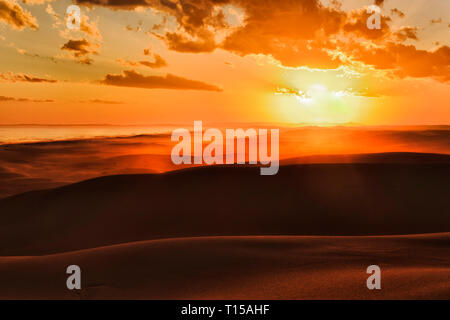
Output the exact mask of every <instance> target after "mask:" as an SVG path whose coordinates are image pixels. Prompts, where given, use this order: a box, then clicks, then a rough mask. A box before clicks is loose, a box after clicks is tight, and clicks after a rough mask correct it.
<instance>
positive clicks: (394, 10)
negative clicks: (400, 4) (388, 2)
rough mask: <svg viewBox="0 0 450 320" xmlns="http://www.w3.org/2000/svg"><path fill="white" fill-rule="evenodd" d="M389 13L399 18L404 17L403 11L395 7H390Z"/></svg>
mask: <svg viewBox="0 0 450 320" xmlns="http://www.w3.org/2000/svg"><path fill="white" fill-rule="evenodd" d="M391 14H392V15H397V16H398V17H399V18H404V17H405V14H404V13H403V11H400V10H399V9H397V8H394V9H391Z"/></svg>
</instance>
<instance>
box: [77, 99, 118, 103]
mask: <svg viewBox="0 0 450 320" xmlns="http://www.w3.org/2000/svg"><path fill="white" fill-rule="evenodd" d="M80 102H81V103H98V104H124V103H125V102H123V101H114V100H102V99H91V100H88V101H83V100H82V101H80Z"/></svg>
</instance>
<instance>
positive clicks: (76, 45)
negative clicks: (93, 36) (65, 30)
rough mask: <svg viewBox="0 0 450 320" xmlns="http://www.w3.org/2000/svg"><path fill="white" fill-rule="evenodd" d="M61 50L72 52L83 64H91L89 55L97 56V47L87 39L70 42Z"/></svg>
mask: <svg viewBox="0 0 450 320" xmlns="http://www.w3.org/2000/svg"><path fill="white" fill-rule="evenodd" d="M61 50H65V51H68V52H70V53H71V54H72V56H73V57H74V58H75V59H76V60H77V61H78V62H80V63H82V64H91V63H92V59H91V58H90V57H89V55H90V54H97V51H96V50H95V45H94V44H92V43H91V42H89V41H88V40H86V39H81V40H69V41H68V42H66V43H65V44H64V45H63V46H62V47H61Z"/></svg>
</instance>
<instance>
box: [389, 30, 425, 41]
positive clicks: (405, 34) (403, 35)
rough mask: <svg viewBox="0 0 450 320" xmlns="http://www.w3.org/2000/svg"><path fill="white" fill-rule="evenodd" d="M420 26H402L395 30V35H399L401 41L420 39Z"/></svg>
mask: <svg viewBox="0 0 450 320" xmlns="http://www.w3.org/2000/svg"><path fill="white" fill-rule="evenodd" d="M418 30H419V28H417V27H401V28H400V29H399V30H398V31H396V32H394V33H393V34H394V36H395V37H397V39H398V40H399V41H406V40H408V39H412V40H416V41H418V40H419V38H418V37H417V31H418Z"/></svg>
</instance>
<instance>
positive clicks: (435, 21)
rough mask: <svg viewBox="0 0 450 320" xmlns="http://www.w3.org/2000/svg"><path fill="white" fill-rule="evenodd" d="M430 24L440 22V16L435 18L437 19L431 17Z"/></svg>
mask: <svg viewBox="0 0 450 320" xmlns="http://www.w3.org/2000/svg"><path fill="white" fill-rule="evenodd" d="M430 23H431V24H439V23H442V18H437V19H431V20H430Z"/></svg>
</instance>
